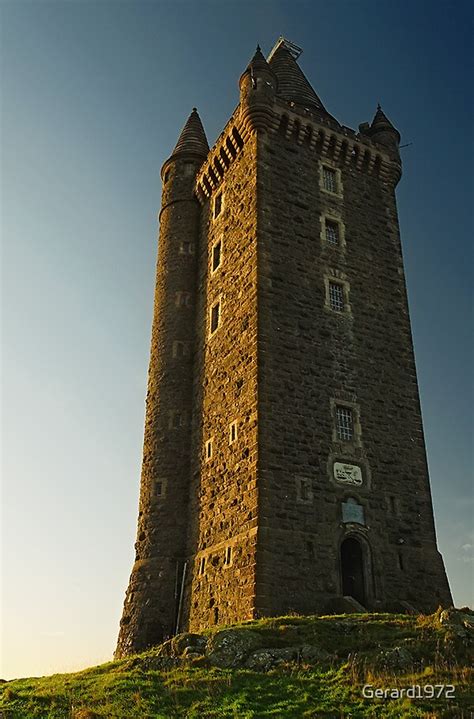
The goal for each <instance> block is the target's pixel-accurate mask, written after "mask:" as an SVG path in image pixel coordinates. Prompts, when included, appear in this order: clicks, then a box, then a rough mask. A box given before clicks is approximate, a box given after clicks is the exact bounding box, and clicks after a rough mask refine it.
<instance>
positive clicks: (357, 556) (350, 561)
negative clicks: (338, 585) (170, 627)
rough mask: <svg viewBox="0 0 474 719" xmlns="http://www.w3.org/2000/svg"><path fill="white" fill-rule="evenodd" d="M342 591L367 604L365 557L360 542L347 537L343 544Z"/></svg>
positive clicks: (345, 594)
mask: <svg viewBox="0 0 474 719" xmlns="http://www.w3.org/2000/svg"><path fill="white" fill-rule="evenodd" d="M341 573H342V593H343V595H344V596H345V597H347V596H349V597H353V598H354V599H356V600H357V601H358V602H360V604H362V605H365V603H366V596H365V576H364V557H363V553H362V547H361V545H360V542H358V541H357V539H356V538H355V537H347V539H345V540H344V541H343V543H342V544H341Z"/></svg>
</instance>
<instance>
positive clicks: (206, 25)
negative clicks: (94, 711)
mask: <svg viewBox="0 0 474 719" xmlns="http://www.w3.org/2000/svg"><path fill="white" fill-rule="evenodd" d="M470 8H472V4H471V3H470V2H462V1H461V0H457V1H456V2H448V1H446V2H440V1H439V0H430V1H428V2H421V1H420V0H410V1H408V0H405V1H404V2H400V1H396V0H393V1H392V2H390V1H389V0H385V1H384V0H378V1H377V2H375V1H373V2H371V1H368V0H357V2H356V1H354V2H351V1H349V0H347V1H346V2H344V1H342V0H339V1H338V0H331V2H329V1H326V2H320V1H319V0H313V1H312V2H298V1H295V0H292V1H291V2H289V1H287V0H281V1H280V0H273V1H272V2H256V1H255V0H253V1H252V2H235V1H234V0H228V1H227V2H217V1H216V2H210V1H209V0H200V2H183V1H181V2H179V1H178V2H162V1H161V0H156V1H155V2H153V1H149V2H143V1H141V0H134V1H133V2H108V1H107V0H102V1H100V2H80V1H76V2H74V1H69V2H67V1H64V2H50V1H49V0H43V1H41V0H37V1H36V2H26V1H21V0H19V1H17V2H3V3H2V5H1V16H2V17H1V21H2V36H1V38H0V39H1V45H2V55H1V63H2V71H1V73H2V74H1V101H2V129H1V131H2V160H1V180H2V212H1V222H2V228H1V229H2V260H3V262H2V269H3V272H2V280H3V282H2V309H3V313H2V314H3V321H2V330H3V337H2V340H3V342H2V345H3V354H2V390H3V397H2V410H3V412H2V416H3V422H2V449H3V452H2V470H3V472H2V475H3V483H2V500H3V515H2V519H3V522H2V540H3V555H2V592H1V599H2V615H3V641H2V654H3V660H4V665H3V667H2V669H1V670H0V676H2V677H5V678H10V677H14V676H26V675H33V674H35V675H38V674H48V673H52V672H55V671H68V670H73V669H77V668H81V667H84V666H87V665H91V664H95V663H99V662H102V661H104V660H107V659H109V658H110V657H111V655H112V652H113V650H114V645H115V642H116V638H117V632H118V624H119V619H120V614H121V609H122V603H123V599H124V592H125V588H126V585H127V582H128V577H129V573H130V570H131V567H132V561H133V554H134V552H133V544H134V541H135V528H136V519H137V511H138V510H137V503H138V488H139V475H140V464H141V449H142V439H143V420H144V399H145V392H146V378H147V365H148V351H149V339H150V327H151V319H152V306H153V289H154V269H155V257H156V231H157V219H156V218H157V212H158V210H159V202H160V192H161V187H160V178H159V171H160V167H161V164H162V163H163V161H164V160H165V159H166V157H167V156H168V155H169V154H170V151H171V150H172V148H173V146H174V144H175V142H176V139H177V136H178V133H179V131H180V129H181V127H182V125H183V123H184V121H185V120H186V118H187V116H188V114H189V112H190V110H191V108H192V107H193V106H197V107H198V109H199V112H200V114H201V117H202V119H203V122H204V125H205V128H206V131H207V135H208V138H209V141H210V144H212V143H213V142H214V140H215V139H216V137H217V136H218V134H219V133H220V131H221V129H222V128H223V126H224V124H225V122H226V120H227V119H228V117H229V116H230V114H231V113H232V111H233V109H234V107H235V105H236V104H237V101H238V85H237V83H238V78H239V76H240V74H241V72H242V71H243V70H244V68H245V67H246V65H247V62H248V60H249V59H250V57H251V56H252V54H253V52H254V49H255V46H256V44H257V42H259V43H260V44H261V46H262V48H263V50H264V52H265V53H268V52H269V51H270V49H271V48H272V46H273V44H274V42H275V40H276V38H277V37H278V36H279V35H285V36H286V37H287V38H289V39H290V40H292V41H294V42H296V43H297V44H299V45H300V46H302V47H303V49H304V52H303V55H302V57H301V59H300V64H301V66H302V68H303V70H304V71H305V73H306V74H307V76H308V77H309V79H310V80H311V81H312V83H313V85H314V87H315V89H316V91H317V92H318V94H319V95H320V96H321V98H322V100H323V102H324V103H325V105H326V107H327V108H328V110H329V111H330V112H331V113H332V114H333V115H335V116H336V117H337V118H338V119H339V120H340V121H341V122H342V123H344V124H345V125H348V126H351V127H353V128H357V126H358V124H359V123H360V122H363V121H367V120H370V119H371V118H372V116H373V113H374V111H375V108H376V104H377V102H378V101H380V102H381V103H382V106H383V109H384V110H385V112H386V113H387V114H388V116H389V117H390V118H391V119H392V121H393V122H394V123H395V124H396V126H397V127H398V128H399V129H400V131H401V133H402V144H403V143H412V144H411V145H410V146H409V147H406V148H405V149H403V150H402V153H403V162H404V176H403V178H402V181H401V183H400V185H399V188H398V202H399V212H400V223H401V231H402V241H403V247H404V256H405V264H406V273H407V282H408V290H409V298H410V307H411V316H412V322H413V334H414V342H415V350H416V358H417V366H418V374H419V383H420V391H421V399H422V406H423V411H424V423H425V432H426V439H427V447H428V456H429V463H430V471H431V482H432V491H433V500H434V507H435V515H436V523H437V531H438V539H439V546H440V550H441V551H442V553H443V555H444V559H445V563H446V566H447V571H448V575H449V579H450V582H451V587H452V590H453V594H454V599H455V603H456V604H457V605H465V604H467V603H472V567H473V564H472V545H474V536H473V531H472V520H471V518H472V513H473V493H472V484H471V478H470V474H471V467H472V464H471V448H470V446H471V445H470V439H471V438H470V428H471V426H472V400H473V397H472V391H471V389H470V383H471V377H472V375H471V362H472V351H471V350H472V345H471V342H470V319H471V317H470V314H469V308H470V303H471V286H472V277H471V274H470V272H471V270H470V266H471V237H472V229H473V223H472V214H471V209H470V208H471V205H472V160H473V158H472V139H473V138H472V131H471V126H472V106H471V104H470V102H471V101H470V97H471V93H472V79H473V76H472V70H471V69H470V67H469V66H470V64H471V51H470V50H469V42H470V26H471V23H472V11H471V10H470ZM470 153H471V154H470ZM470 578H471V581H470Z"/></svg>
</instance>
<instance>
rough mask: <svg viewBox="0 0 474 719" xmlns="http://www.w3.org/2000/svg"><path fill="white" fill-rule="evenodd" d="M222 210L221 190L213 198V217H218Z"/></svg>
mask: <svg viewBox="0 0 474 719" xmlns="http://www.w3.org/2000/svg"><path fill="white" fill-rule="evenodd" d="M221 212H222V192H219V194H218V195H216V198H215V200H214V218H216V217H219V215H220V214H221Z"/></svg>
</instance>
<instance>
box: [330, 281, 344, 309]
mask: <svg viewBox="0 0 474 719" xmlns="http://www.w3.org/2000/svg"><path fill="white" fill-rule="evenodd" d="M329 306H330V307H331V309H332V310H334V311H335V312H344V288H343V286H342V285H341V284H339V282H330V283H329Z"/></svg>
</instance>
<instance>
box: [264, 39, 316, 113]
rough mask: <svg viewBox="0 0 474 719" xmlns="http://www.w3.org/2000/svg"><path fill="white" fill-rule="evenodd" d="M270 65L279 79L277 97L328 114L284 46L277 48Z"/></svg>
mask: <svg viewBox="0 0 474 719" xmlns="http://www.w3.org/2000/svg"><path fill="white" fill-rule="evenodd" d="M268 64H269V65H270V67H271V69H272V70H273V72H274V73H275V75H276V77H277V80H278V90H277V95H278V96H279V97H281V98H282V99H284V100H287V101H289V102H295V103H297V104H298V105H303V106H304V107H308V108H309V109H312V108H316V109H317V110H320V111H322V112H325V113H327V110H326V108H325V107H324V105H323V103H322V102H321V100H320V98H319V97H318V96H317V94H316V93H315V91H314V90H313V88H312V87H311V85H310V83H309V82H308V80H307V78H306V76H305V74H304V72H303V71H302V69H301V68H300V66H299V65H298V63H297V62H296V60H295V58H294V57H293V55H292V54H291V52H290V51H289V50H287V48H286V47H285V45H284V44H282V45H280V46H279V47H277V49H276V50H275V52H274V53H273V54H272V56H271V58H270V60H269V63H268ZM327 114H329V113H327Z"/></svg>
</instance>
